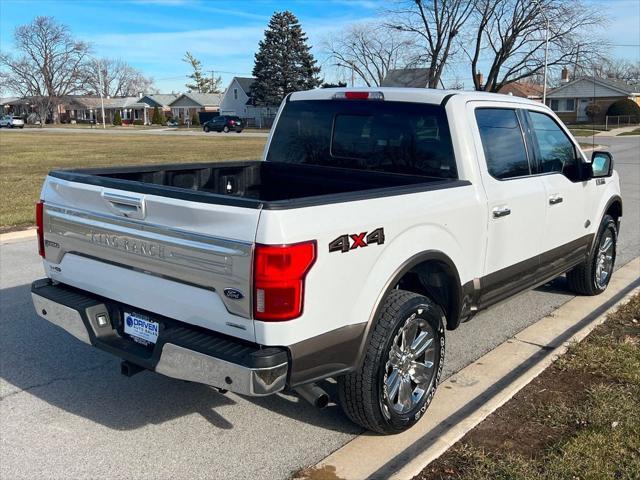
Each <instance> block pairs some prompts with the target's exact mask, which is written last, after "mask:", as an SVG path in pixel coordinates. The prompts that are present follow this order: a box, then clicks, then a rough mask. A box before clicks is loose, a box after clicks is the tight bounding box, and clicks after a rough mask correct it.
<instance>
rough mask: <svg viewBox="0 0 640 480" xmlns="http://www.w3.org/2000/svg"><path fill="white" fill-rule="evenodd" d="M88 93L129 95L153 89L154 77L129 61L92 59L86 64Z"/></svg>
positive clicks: (85, 73)
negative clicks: (148, 75) (145, 73)
mask: <svg viewBox="0 0 640 480" xmlns="http://www.w3.org/2000/svg"><path fill="white" fill-rule="evenodd" d="M84 75H85V81H84V86H83V90H84V91H85V92H86V93H93V94H99V93H100V90H101V89H102V95H103V96H105V97H109V96H111V97H129V96H134V95H137V94H139V93H141V92H149V91H150V90H152V89H153V79H152V78H149V77H145V76H144V74H143V73H142V72H141V71H140V70H137V69H136V68H133V67H132V66H131V65H129V64H128V63H127V62H124V61H122V60H114V59H109V58H101V59H97V60H90V61H89V62H87V63H86V64H85V65H84Z"/></svg>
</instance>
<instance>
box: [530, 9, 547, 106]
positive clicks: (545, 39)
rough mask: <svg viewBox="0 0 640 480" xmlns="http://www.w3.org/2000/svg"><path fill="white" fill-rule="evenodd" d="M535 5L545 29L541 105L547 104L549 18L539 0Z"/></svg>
mask: <svg viewBox="0 0 640 480" xmlns="http://www.w3.org/2000/svg"><path fill="white" fill-rule="evenodd" d="M533 1H534V2H535V4H536V5H537V6H538V10H540V13H541V14H542V16H543V17H544V21H545V29H544V80H543V83H544V84H543V85H542V104H543V105H546V104H547V59H548V56H549V17H547V14H546V13H545V11H544V10H543V9H542V5H540V2H539V0H533Z"/></svg>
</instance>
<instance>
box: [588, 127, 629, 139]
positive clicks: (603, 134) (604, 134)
mask: <svg viewBox="0 0 640 480" xmlns="http://www.w3.org/2000/svg"><path fill="white" fill-rule="evenodd" d="M638 128H640V125H631V126H629V127H620V128H612V129H611V130H609V131H605V132H598V133H596V134H595V135H594V136H596V137H616V136H618V135H619V134H620V133H627V132H633V131H634V130H636V129H638Z"/></svg>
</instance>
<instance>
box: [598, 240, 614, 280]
mask: <svg viewBox="0 0 640 480" xmlns="http://www.w3.org/2000/svg"><path fill="white" fill-rule="evenodd" d="M614 255H615V241H614V238H613V233H612V232H611V230H610V229H607V230H606V231H605V233H604V234H603V235H602V238H601V239H600V245H598V254H597V257H596V269H595V277H596V278H595V281H596V285H597V286H598V288H600V289H604V288H606V286H607V285H608V284H609V279H610V278H611V273H612V271H613V260H614Z"/></svg>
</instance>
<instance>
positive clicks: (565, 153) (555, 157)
mask: <svg viewBox="0 0 640 480" xmlns="http://www.w3.org/2000/svg"><path fill="white" fill-rule="evenodd" d="M529 118H530V119H531V126H532V130H533V134H534V137H535V140H536V143H537V146H538V157H539V160H540V169H541V171H542V173H563V174H564V175H566V176H567V177H568V178H569V179H572V180H573V179H577V178H578V173H579V172H578V167H579V165H578V163H579V160H578V157H577V155H576V149H575V147H574V145H573V142H572V141H571V140H570V139H569V137H568V136H567V135H566V134H565V133H564V131H562V129H561V128H560V126H559V125H558V124H557V123H556V122H555V121H554V120H553V119H552V118H551V117H550V116H548V115H545V114H544V113H540V112H533V111H529Z"/></svg>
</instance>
